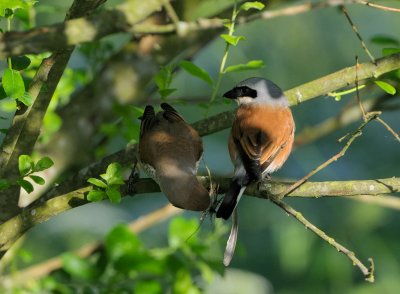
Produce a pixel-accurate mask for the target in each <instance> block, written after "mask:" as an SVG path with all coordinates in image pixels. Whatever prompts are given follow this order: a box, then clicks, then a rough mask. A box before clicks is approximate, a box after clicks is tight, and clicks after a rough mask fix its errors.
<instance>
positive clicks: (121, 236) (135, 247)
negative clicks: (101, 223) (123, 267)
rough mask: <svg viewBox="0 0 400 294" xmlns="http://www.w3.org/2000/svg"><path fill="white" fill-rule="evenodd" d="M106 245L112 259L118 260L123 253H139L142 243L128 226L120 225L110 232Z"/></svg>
mask: <svg viewBox="0 0 400 294" xmlns="http://www.w3.org/2000/svg"><path fill="white" fill-rule="evenodd" d="M105 247H106V251H107V255H108V256H109V257H110V259H111V260H117V259H118V258H120V257H121V256H123V255H126V254H135V253H137V252H138V251H139V250H140V249H141V247H142V244H141V242H140V240H139V238H138V237H137V236H136V235H135V234H133V233H132V232H131V231H130V230H129V228H128V227H127V226H125V225H118V226H116V227H115V228H113V229H112V230H111V231H110V232H109V233H108V235H107V238H106V241H105Z"/></svg>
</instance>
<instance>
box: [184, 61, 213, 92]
mask: <svg viewBox="0 0 400 294" xmlns="http://www.w3.org/2000/svg"><path fill="white" fill-rule="evenodd" d="M179 65H180V67H181V68H183V69H184V70H185V71H187V72H188V73H189V74H191V75H192V76H195V77H196V78H199V79H201V80H203V81H205V82H206V83H207V84H209V85H210V86H212V84H213V81H212V79H211V77H210V75H209V74H208V72H206V71H205V70H204V69H202V68H200V67H198V66H197V65H195V64H194V63H192V62H190V61H187V60H183V61H181V62H180V63H179Z"/></svg>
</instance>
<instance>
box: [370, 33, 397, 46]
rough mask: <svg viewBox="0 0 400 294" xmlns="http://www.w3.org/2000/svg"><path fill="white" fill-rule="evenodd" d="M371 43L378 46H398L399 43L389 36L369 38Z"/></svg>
mask: <svg viewBox="0 0 400 294" xmlns="http://www.w3.org/2000/svg"><path fill="white" fill-rule="evenodd" d="M371 42H372V43H375V44H379V45H386V46H388V45H389V46H391V45H395V46H397V45H399V41H398V40H396V39H395V38H393V37H391V36H385V35H377V36H374V37H372V38H371Z"/></svg>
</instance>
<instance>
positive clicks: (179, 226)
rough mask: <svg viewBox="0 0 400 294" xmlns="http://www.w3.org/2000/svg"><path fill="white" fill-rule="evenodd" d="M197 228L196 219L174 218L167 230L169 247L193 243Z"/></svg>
mask: <svg viewBox="0 0 400 294" xmlns="http://www.w3.org/2000/svg"><path fill="white" fill-rule="evenodd" d="M198 226H199V222H198V221H197V220H196V219H185V218H183V217H177V218H174V219H173V220H172V221H171V223H170V225H169V230H168V242H169V245H170V246H171V247H174V248H175V247H179V246H181V244H183V243H185V242H187V243H188V244H190V243H195V242H196V240H197V239H196V235H194V233H195V232H196V230H197V227H198Z"/></svg>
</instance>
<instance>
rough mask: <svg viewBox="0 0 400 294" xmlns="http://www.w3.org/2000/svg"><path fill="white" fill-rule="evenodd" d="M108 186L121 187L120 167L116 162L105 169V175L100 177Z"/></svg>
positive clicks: (122, 181)
mask: <svg viewBox="0 0 400 294" xmlns="http://www.w3.org/2000/svg"><path fill="white" fill-rule="evenodd" d="M100 177H101V178H103V179H104V180H105V181H106V182H107V184H108V185H123V184H124V180H123V179H122V172H121V165H120V164H119V163H117V162H113V163H111V164H110V165H108V167H107V171H106V173H105V174H102V175H100Z"/></svg>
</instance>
